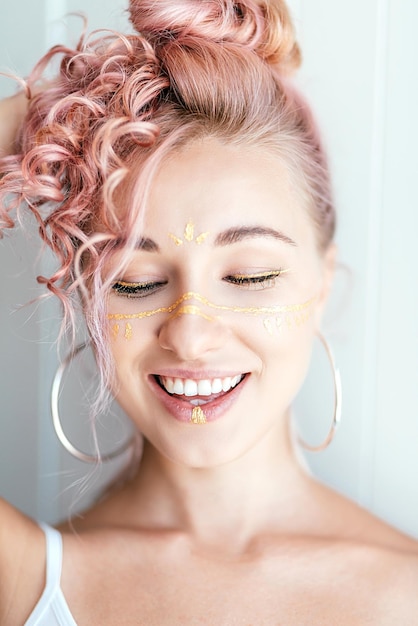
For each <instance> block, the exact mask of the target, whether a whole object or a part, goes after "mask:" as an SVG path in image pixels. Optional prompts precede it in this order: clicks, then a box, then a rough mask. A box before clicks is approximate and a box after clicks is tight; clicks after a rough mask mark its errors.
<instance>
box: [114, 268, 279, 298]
mask: <svg viewBox="0 0 418 626" xmlns="http://www.w3.org/2000/svg"><path fill="white" fill-rule="evenodd" d="M286 271H287V270H275V271H273V272H260V273H258V274H229V275H228V276H225V278H224V279H223V280H224V281H225V282H227V283H231V284H232V285H236V286H237V287H245V288H247V289H255V290H257V289H268V288H269V287H274V285H275V284H276V279H277V278H279V276H281V274H283V273H285V272H286ZM166 284H167V283H166V282H165V281H161V282H157V281H155V282H149V283H135V282H126V281H123V280H120V281H117V282H116V283H114V285H113V287H112V289H113V291H115V292H116V293H117V294H118V295H120V296H124V297H125V298H144V297H146V296H147V295H149V294H151V293H154V292H155V291H157V290H158V289H159V288H160V287H164V285H166Z"/></svg>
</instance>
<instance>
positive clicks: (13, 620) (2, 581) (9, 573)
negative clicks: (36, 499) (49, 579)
mask: <svg viewBox="0 0 418 626" xmlns="http://www.w3.org/2000/svg"><path fill="white" fill-rule="evenodd" d="M44 584H45V539H44V533H43V532H42V530H41V529H40V528H39V526H38V525H37V524H36V523H35V522H33V520H31V519H30V518H28V517H27V516H26V515H23V513H21V512H20V511H18V510H17V509H15V508H14V507H13V506H12V505H11V504H9V503H8V502H6V501H5V500H3V499H1V498H0V623H1V624H2V625H4V626H7V625H8V624H10V625H12V624H20V623H23V622H24V621H25V619H26V618H27V617H28V616H29V614H30V612H31V610H32V608H33V607H34V606H35V604H36V602H37V600H38V599H39V597H40V595H41V593H42V590H43V586H44Z"/></svg>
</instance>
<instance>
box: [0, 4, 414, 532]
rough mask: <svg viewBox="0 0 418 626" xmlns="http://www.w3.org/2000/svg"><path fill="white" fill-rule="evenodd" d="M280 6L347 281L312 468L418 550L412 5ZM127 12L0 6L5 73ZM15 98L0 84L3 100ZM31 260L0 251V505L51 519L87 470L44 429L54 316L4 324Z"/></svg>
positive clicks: (23, 314)
mask: <svg viewBox="0 0 418 626" xmlns="http://www.w3.org/2000/svg"><path fill="white" fill-rule="evenodd" d="M289 4H290V7H291V9H292V12H293V15H294V17H295V20H296V24H297V29H298V33H299V39H300V42H301V45H302V49H303V53H304V58H305V61H304V66H303V70H302V72H301V74H300V78H299V82H300V84H301V87H302V88H303V90H304V91H305V93H306V94H307V96H308V97H309V99H310V101H311V102H312V104H313V106H314V109H315V111H316V114H317V117H318V119H319V122H320V125H321V127H322V129H323V134H324V138H325V142H326V145H327V146H328V150H329V153H330V161H331V167H332V171H333V174H334V183H335V185H334V186H335V194H336V201H337V206H338V211H339V228H338V237H337V242H338V245H339V249H340V255H339V256H340V261H341V262H342V263H344V264H345V266H348V268H349V269H348V270H344V269H341V270H340V271H339V272H338V273H337V280H336V289H335V296H334V305H333V306H332V307H331V312H330V314H329V316H328V323H327V324H326V327H325V328H324V330H325V331H327V332H328V335H329V337H330V338H331V341H332V343H333V346H334V351H335V353H336V357H337V360H338V362H339V365H340V369H341V373H342V379H343V387H344V407H343V422H342V426H341V428H340V431H339V432H338V434H337V437H336V440H335V441H334V443H333V444H332V446H331V447H330V448H329V449H328V450H327V451H326V452H324V453H321V454H320V455H316V456H315V455H309V458H308V461H309V463H310V465H311V466H312V468H313V471H314V472H315V473H316V474H317V475H318V476H320V477H321V478H322V479H323V480H324V481H325V482H327V483H328V484H330V485H332V486H334V487H335V488H337V489H338V490H340V491H342V492H344V493H346V494H347V495H349V496H350V497H352V498H353V499H355V500H357V501H358V502H360V503H361V504H363V505H364V506H366V507H368V508H369V509H371V510H372V511H374V512H375V513H376V514H378V515H380V516H381V517H383V518H385V519H387V520H388V521H390V522H391V523H393V524H395V525H397V526H398V527H400V528H402V529H404V530H405V531H407V532H409V533H411V534H412V535H415V536H417V537H418V454H417V451H418V325H417V319H418V289H417V287H418V281H417V277H416V268H417V267H418V245H417V240H416V237H417V233H418V201H417V200H418V192H417V185H416V178H417V175H416V174H417V165H418V160H417V157H416V152H415V151H416V146H417V145H418V125H417V123H416V111H418V83H417V80H416V78H415V77H416V62H417V59H418V38H417V37H416V33H415V28H416V24H417V23H418V4H417V3H416V2H415V0H352V2H350V3H346V2H341V1H340V0H291V1H289ZM125 7H126V3H125V2H124V1H123V0H101V2H100V4H99V3H98V2H95V1H94V0H83V2H80V0H43V2H41V1H39V0H38V1H37V2H36V3H34V2H31V1H30V0H20V2H18V3H14V4H11V3H7V4H6V0H0V17H1V19H0V66H1V68H10V69H12V70H14V71H16V72H17V73H19V74H23V75H24V74H26V73H27V72H28V70H29V68H30V67H31V64H32V63H33V61H34V60H36V59H37V57H39V55H40V54H41V53H42V52H43V51H44V50H46V48H47V47H48V46H50V45H51V44H52V43H54V42H56V41H64V40H65V39H66V38H67V37H68V29H66V27H65V23H64V22H63V20H62V19H61V18H62V16H64V15H65V14H67V13H68V12H71V11H76V10H80V9H82V10H83V12H85V13H86V14H87V15H88V16H89V18H90V27H91V28H93V27H98V26H105V27H109V26H110V27H114V28H124V26H125V25H126V16H125V17H123V16H122V10H123V9H124V8H125ZM70 22H71V29H72V32H73V33H74V32H77V30H76V26H77V23H76V21H75V20H74V18H71V19H70ZM12 91H13V85H12V83H11V82H10V81H7V80H6V79H0V94H2V95H5V94H7V93H11V92H12ZM37 253H38V250H37V243H36V239H35V238H33V240H30V241H29V242H28V241H27V239H24V238H23V237H22V235H21V234H19V233H13V234H12V235H11V236H9V237H7V239H6V240H3V241H2V242H0V267H1V272H0V293H1V296H0V303H1V306H0V398H1V402H0V404H1V407H0V412H1V413H0V494H1V495H3V496H5V497H7V498H8V499H9V500H11V501H12V502H14V503H15V504H16V505H17V506H19V507H20V508H21V509H22V510H24V511H26V512H28V513H29V514H31V515H33V516H35V517H38V518H43V519H46V520H48V521H54V520H56V519H58V518H59V517H60V516H61V515H62V513H63V511H65V510H66V508H67V506H68V504H69V502H70V501H71V497H72V496H71V493H70V492H69V491H68V489H67V487H68V485H69V484H71V483H72V482H74V480H77V479H78V478H79V477H81V476H82V475H83V474H84V473H85V472H86V471H87V470H86V468H85V467H79V466H78V465H77V464H75V463H73V462H72V461H71V460H70V459H69V458H68V455H67V454H66V453H63V452H62V451H61V450H60V447H59V444H58V443H57V442H56V441H55V438H54V434H53V432H52V430H51V426H50V416H49V399H48V396H49V388H50V381H51V379H52V375H53V371H54V369H55V366H56V357H55V352H54V349H53V347H52V348H51V337H53V334H54V332H55V330H56V326H57V316H58V312H57V310H56V309H55V307H54V306H53V305H52V304H51V303H49V304H41V305H38V306H37V308H33V307H32V308H26V309H24V310H20V311H18V312H17V313H13V314H12V311H13V310H14V308H15V307H16V305H19V304H21V303H23V302H26V301H28V300H29V299H30V298H32V297H33V295H34V294H35V293H36V291H35V281H34V277H35V275H36V274H37V273H41V272H42V263H43V264H45V263H47V261H45V260H44V261H41V262H37V260H36V259H37ZM319 359H320V356H319V355H318V356H317V355H315V356H314V361H313V364H312V372H313V374H312V375H311V376H310V379H309V381H308V384H307V385H306V388H305V389H304V391H303V392H302V397H301V400H300V402H299V403H298V406H299V409H300V407H301V409H302V410H299V412H300V413H302V412H303V414H304V415H305V414H306V417H307V418H308V419H309V423H307V424H302V425H301V427H302V428H303V433H304V436H305V437H306V438H309V440H310V441H318V440H320V439H321V437H322V435H323V433H325V432H326V430H327V427H328V421H329V419H330V409H329V407H328V405H327V406H326V407H324V408H323V409H322V396H323V395H325V389H324V386H325V384H327V383H325V382H324V380H329V379H328V378H327V376H326V374H325V372H326V363H324V362H323V361H322V360H321V361H320V360H319ZM323 369H324V370H325V372H324V375H322V373H323ZM329 384H330V383H329ZM67 412H68V408H67ZM73 412H74V413H76V412H77V411H76V407H75V408H74V409H73ZM70 413H71V407H70ZM111 469H112V468H110V471H111Z"/></svg>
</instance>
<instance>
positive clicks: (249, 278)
mask: <svg viewBox="0 0 418 626" xmlns="http://www.w3.org/2000/svg"><path fill="white" fill-rule="evenodd" d="M288 271H289V270H274V271H268V272H257V273H255V274H230V275H228V276H225V278H224V279H223V280H224V281H226V282H228V283H232V284H233V285H237V286H239V287H247V289H268V288H269V287H274V285H275V284H276V279H277V278H279V276H281V275H282V274H285V273H286V272H288Z"/></svg>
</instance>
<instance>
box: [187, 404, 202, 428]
mask: <svg viewBox="0 0 418 626" xmlns="http://www.w3.org/2000/svg"><path fill="white" fill-rule="evenodd" d="M190 421H191V422H192V424H206V415H205V414H204V412H203V411H202V409H201V408H200V406H195V407H194V408H193V411H192V416H191V418H190Z"/></svg>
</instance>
